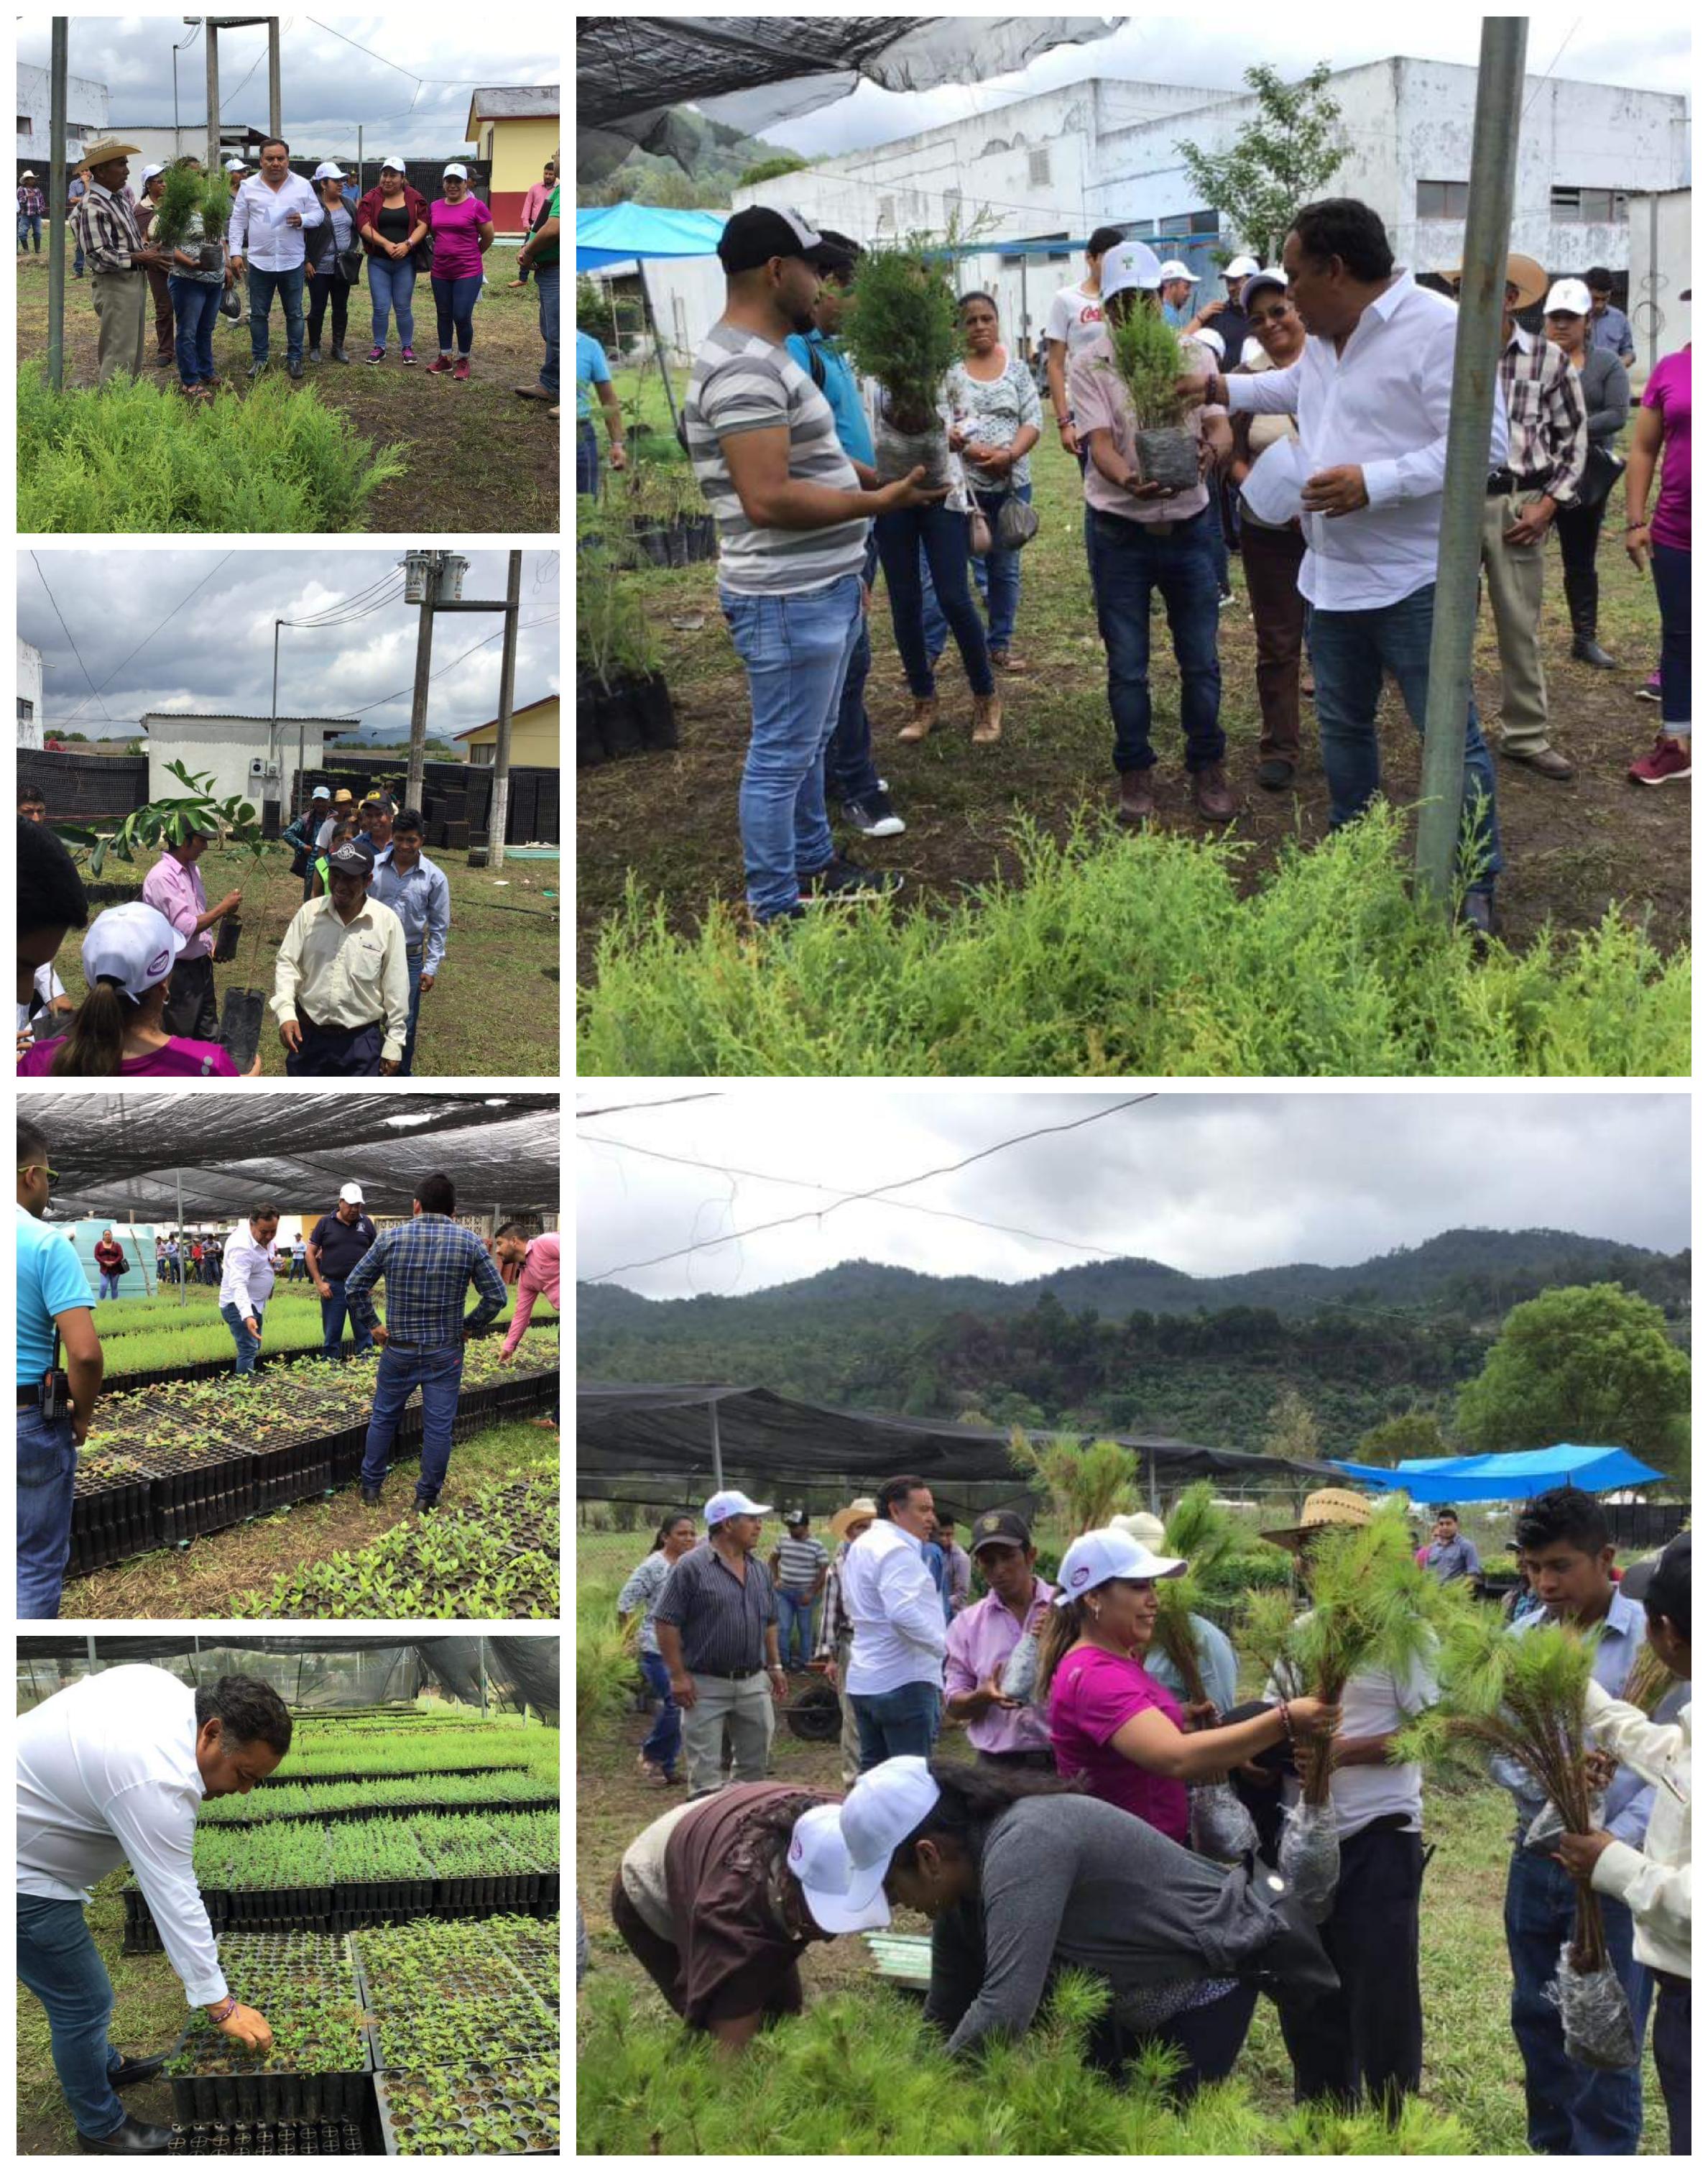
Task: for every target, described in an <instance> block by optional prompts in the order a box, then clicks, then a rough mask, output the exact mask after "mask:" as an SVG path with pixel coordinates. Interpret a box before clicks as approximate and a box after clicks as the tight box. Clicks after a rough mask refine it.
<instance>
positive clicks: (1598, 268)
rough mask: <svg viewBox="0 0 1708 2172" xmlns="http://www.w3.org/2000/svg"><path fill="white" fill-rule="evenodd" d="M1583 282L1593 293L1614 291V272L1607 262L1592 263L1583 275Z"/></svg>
mask: <svg viewBox="0 0 1708 2172" xmlns="http://www.w3.org/2000/svg"><path fill="white" fill-rule="evenodd" d="M1583 283H1584V285H1585V286H1586V287H1587V288H1588V289H1589V291H1590V293H1592V294H1610V293H1612V292H1613V274H1612V272H1609V270H1608V268H1607V266H1606V265H1605V264H1595V265H1592V266H1591V267H1590V268H1589V270H1588V271H1587V272H1585V273H1584V275H1583Z"/></svg>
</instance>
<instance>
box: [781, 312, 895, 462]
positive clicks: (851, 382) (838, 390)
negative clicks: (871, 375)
mask: <svg viewBox="0 0 1708 2172" xmlns="http://www.w3.org/2000/svg"><path fill="white" fill-rule="evenodd" d="M783 345H784V346H785V347H787V349H788V351H789V352H790V353H791V354H792V355H793V357H794V358H795V360H796V361H797V362H798V363H799V364H800V365H801V367H802V368H803V369H804V370H805V371H806V372H807V374H808V376H809V377H810V376H811V374H812V371H813V364H812V359H811V357H812V355H813V354H816V355H817V356H818V358H819V362H820V363H822V364H823V365H824V397H825V398H826V399H827V400H828V401H830V412H831V414H832V415H833V416H834V417H835V422H836V442H837V444H839V445H841V448H842V449H843V451H844V452H845V453H846V454H847V455H848V457H849V459H850V460H858V461H859V462H860V463H861V465H862V466H864V467H868V468H869V467H870V466H871V465H872V462H873V451H872V426H871V424H870V423H869V422H867V419H866V402H865V401H863V400H862V398H861V397H860V387H859V385H858V384H857V383H856V382H855V379H854V372H853V369H852V368H851V365H850V363H849V361H848V358H847V357H846V355H845V354H844V353H843V352H842V350H841V347H838V346H837V344H836V342H835V340H828V339H826V338H825V336H824V334H823V332H821V331H818V330H817V329H816V328H815V329H814V330H813V331H809V332H791V333H790V334H789V336H788V337H787V339H786V340H785V341H783ZM809 351H810V352H809Z"/></svg>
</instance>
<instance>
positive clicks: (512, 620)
mask: <svg viewBox="0 0 1708 2172" xmlns="http://www.w3.org/2000/svg"><path fill="white" fill-rule="evenodd" d="M521 619H522V553H521V552H520V551H512V552H511V553H510V583H509V586H508V588H507V589H505V591H504V651H503V654H504V661H503V664H502V667H501V669H500V671H499V675H498V744H497V749H496V750H494V753H493V756H492V813H491V820H489V821H488V823H487V825H486V841H487V853H486V864H487V866H488V867H493V868H502V866H503V864H504V836H505V832H506V831H507V830H508V827H509V821H510V712H511V709H512V707H513V705H514V702H515V700H516V629H517V627H518V625H519V624H520V623H521Z"/></svg>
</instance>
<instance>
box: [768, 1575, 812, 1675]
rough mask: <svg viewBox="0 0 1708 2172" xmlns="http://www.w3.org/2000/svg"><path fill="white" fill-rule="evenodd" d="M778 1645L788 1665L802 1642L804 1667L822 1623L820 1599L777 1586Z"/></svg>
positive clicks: (783, 1659) (784, 1662)
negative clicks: (797, 1645)
mask: <svg viewBox="0 0 1708 2172" xmlns="http://www.w3.org/2000/svg"><path fill="white" fill-rule="evenodd" d="M776 1601H777V1649H778V1651H779V1652H780V1653H781V1655H782V1662H783V1664H784V1665H785V1666H786V1667H788V1666H792V1665H793V1664H794V1653H795V1647H796V1644H797V1642H798V1643H799V1646H800V1653H801V1664H802V1665H803V1667H804V1666H805V1665H806V1664H807V1662H808V1660H809V1659H811V1658H812V1656H813V1639H814V1635H815V1633H816V1632H817V1629H818V1623H819V1602H818V1600H817V1599H808V1598H807V1597H805V1596H804V1595H803V1594H802V1593H800V1592H797V1591H785V1590H784V1589H783V1587H782V1586H781V1584H779V1585H778V1586H777V1589H776Z"/></svg>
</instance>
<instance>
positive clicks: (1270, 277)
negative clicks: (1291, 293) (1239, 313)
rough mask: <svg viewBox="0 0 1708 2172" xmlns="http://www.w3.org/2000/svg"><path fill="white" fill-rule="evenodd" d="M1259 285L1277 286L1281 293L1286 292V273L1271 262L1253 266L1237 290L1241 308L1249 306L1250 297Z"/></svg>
mask: <svg viewBox="0 0 1708 2172" xmlns="http://www.w3.org/2000/svg"><path fill="white" fill-rule="evenodd" d="M1260 287H1279V288H1281V292H1282V293H1286V290H1287V275H1286V272H1282V271H1279V270H1277V269H1276V266H1274V265H1272V264H1262V265H1256V266H1253V268H1252V272H1251V274H1250V276H1249V278H1248V279H1247V280H1246V282H1245V284H1244V285H1243V287H1242V288H1240V290H1239V306H1240V308H1241V309H1249V308H1250V307H1251V298H1252V296H1253V295H1254V293H1256V292H1257V290H1258V288H1260Z"/></svg>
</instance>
